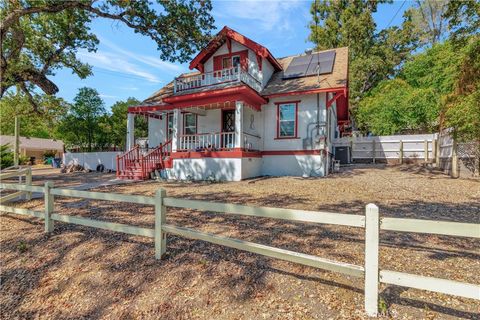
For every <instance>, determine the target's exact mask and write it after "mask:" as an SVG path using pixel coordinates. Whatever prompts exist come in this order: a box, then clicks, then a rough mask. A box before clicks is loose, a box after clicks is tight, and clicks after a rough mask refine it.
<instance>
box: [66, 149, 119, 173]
mask: <svg viewBox="0 0 480 320" xmlns="http://www.w3.org/2000/svg"><path fill="white" fill-rule="evenodd" d="M121 154H123V152H120V151H118V152H115V151H107V152H78V153H77V152H76V153H72V152H66V153H64V154H63V163H64V164H65V165H66V166H68V165H70V164H78V165H81V166H82V167H84V168H85V169H88V170H94V171H95V170H97V166H98V165H100V164H102V165H103V167H104V168H105V170H113V171H116V170H117V162H116V161H117V160H116V159H117V155H121Z"/></svg>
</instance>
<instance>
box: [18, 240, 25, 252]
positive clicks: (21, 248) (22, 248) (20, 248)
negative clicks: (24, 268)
mask: <svg viewBox="0 0 480 320" xmlns="http://www.w3.org/2000/svg"><path fill="white" fill-rule="evenodd" d="M17 249H18V251H20V253H25V252H27V251H28V245H27V243H26V242H25V241H20V242H19V243H18V245H17Z"/></svg>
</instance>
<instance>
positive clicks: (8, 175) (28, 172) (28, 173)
mask: <svg viewBox="0 0 480 320" xmlns="http://www.w3.org/2000/svg"><path fill="white" fill-rule="evenodd" d="M23 177H25V182H24V184H25V185H27V186H31V185H32V168H30V167H27V168H23V169H22V168H15V169H13V170H11V171H10V170H5V171H3V172H2V173H0V182H1V181H4V180H5V179H12V178H18V183H19V184H22V183H23V182H22V181H23ZM22 196H23V197H25V199H26V200H30V199H32V193H31V192H28V191H17V192H13V193H10V194H7V195H5V196H3V197H2V196H1V195H0V204H2V203H5V202H7V201H10V200H12V199H16V198H20V197H22Z"/></svg>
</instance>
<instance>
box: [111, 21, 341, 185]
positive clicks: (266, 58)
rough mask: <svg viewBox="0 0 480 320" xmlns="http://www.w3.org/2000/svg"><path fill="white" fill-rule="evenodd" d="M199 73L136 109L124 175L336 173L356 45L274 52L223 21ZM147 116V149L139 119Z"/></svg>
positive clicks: (120, 166)
mask: <svg viewBox="0 0 480 320" xmlns="http://www.w3.org/2000/svg"><path fill="white" fill-rule="evenodd" d="M190 69H196V70H197V71H195V72H192V73H187V74H182V75H179V76H178V77H177V78H175V79H174V80H173V81H172V82H170V83H169V84H168V85H166V86H165V87H163V88H161V89H160V90H159V91H157V92H155V93H154V94H153V95H152V96H150V97H149V98H148V99H146V100H145V101H143V102H142V104H141V105H139V106H135V107H130V108H129V110H128V124H127V126H128V135H127V150H128V151H127V152H126V153H125V154H123V155H121V156H119V157H118V158H117V175H118V176H119V177H121V178H130V179H146V178H148V177H149V175H150V172H152V171H153V170H159V171H162V172H163V173H164V174H165V175H166V176H168V177H169V178H171V179H181V180H183V179H192V180H203V179H212V178H213V179H215V180H228V181H239V180H242V179H246V178H251V177H255V176H261V175H272V176H283V175H291V176H324V175H326V174H328V170H329V163H330V158H331V151H332V148H331V140H332V139H334V138H335V137H339V136H342V135H345V134H346V128H348V126H349V115H348V106H347V96H348V81H347V76H348V48H337V49H332V50H326V51H320V52H310V53H306V54H301V55H297V56H289V57H285V58H278V59H277V58H275V57H274V56H273V55H272V54H271V53H270V51H269V50H268V49H267V48H265V47H263V46H261V45H260V44H258V43H256V42H254V41H252V40H250V39H248V38H247V37H245V36H243V35H241V34H239V33H237V32H236V31H234V30H232V29H230V28H228V27H224V28H223V29H222V30H221V31H220V32H219V33H218V34H217V35H216V36H215V37H214V38H213V40H212V41H210V43H209V44H208V45H207V46H206V47H205V48H204V49H203V50H202V51H201V52H200V53H199V54H198V55H197V56H196V57H195V58H194V59H193V60H192V61H191V63H190ZM136 115H137V116H138V115H141V116H144V117H148V147H149V151H148V152H147V153H145V152H142V151H141V150H140V148H139V147H138V146H135V137H134V136H133V133H134V130H133V129H134V128H133V125H134V117H135V116H136Z"/></svg>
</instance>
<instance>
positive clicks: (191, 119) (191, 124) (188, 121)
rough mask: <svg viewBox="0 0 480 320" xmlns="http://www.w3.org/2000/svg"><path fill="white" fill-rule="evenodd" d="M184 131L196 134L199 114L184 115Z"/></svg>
mask: <svg viewBox="0 0 480 320" xmlns="http://www.w3.org/2000/svg"><path fill="white" fill-rule="evenodd" d="M183 133H184V134H196V133H197V115H196V114H194V113H185V114H184V115H183Z"/></svg>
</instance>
